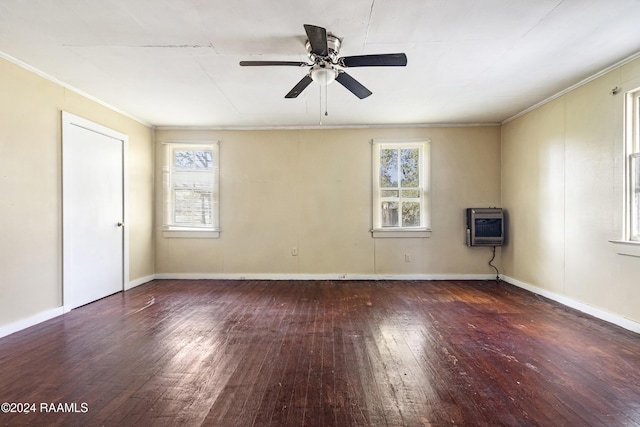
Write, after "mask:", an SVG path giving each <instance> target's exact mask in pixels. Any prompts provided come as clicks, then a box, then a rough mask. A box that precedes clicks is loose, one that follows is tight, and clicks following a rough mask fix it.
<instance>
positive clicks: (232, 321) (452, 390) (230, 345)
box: [0, 280, 640, 427]
mask: <svg viewBox="0 0 640 427" xmlns="http://www.w3.org/2000/svg"><path fill="white" fill-rule="evenodd" d="M2 402H15V403H16V404H17V403H30V404H35V405H36V407H37V409H38V410H37V411H31V412H29V413H17V412H7V413H0V425H9V426H13V425H35V426H38V425H42V426H45V425H46V426H75V425H78V426H84V425H103V426H121V425H138V426H146V425H189V426H196V425H202V426H225V427H227V426H243V427H244V426H340V427H341V426H347V425H348V426H404V425H406V426H444V425H469V426H556V425H557V426H628V425H640V335H638V334H635V333H632V332H630V331H626V330H623V329H621V328H619V327H616V326H613V325H611V324H608V323H606V322H604V321H601V320H598V319H595V318H593V317H591V316H588V315H586V314H584V313H579V312H577V311H575V310H572V309H569V308H567V307H564V306H562V305H560V304H558V303H555V302H553V301H550V300H547V299H545V298H542V297H540V296H538V295H535V294H532V293H530V292H527V291H524V290H522V289H519V288H515V287H513V286H510V285H508V284H505V283H502V282H495V281H393V280H388V281H331V280H321V281H284V280H283V281H259V280H237V281H224V280H223V281H219V280H198V281H189V280H156V281H153V282H150V283H148V284H145V285H142V286H139V287H136V288H134V289H132V290H130V291H127V292H126V293H119V294H116V295H112V296H110V297H107V298H104V299H102V300H99V301H96V302H94V303H92V304H88V305H86V306H83V307H80V308H78V309H75V310H73V311H71V312H69V313H66V314H65V315H63V316H59V317H57V318H54V319H51V320H49V321H47V322H43V323H41V324H39V325H36V326H34V327H31V328H28V329H26V330H23V331H20V332H18V333H15V334H12V335H10V336H7V337H4V338H1V339H0V403H2ZM41 404H42V405H43V406H42V410H40V408H41V406H40V405H41ZM52 405H53V406H52ZM57 405H62V410H56V409H57V408H58V406H57ZM65 405H66V406H65ZM82 405H85V406H82ZM83 408H86V410H84V411H83V410H82V409H83ZM47 409H48V410H47Z"/></svg>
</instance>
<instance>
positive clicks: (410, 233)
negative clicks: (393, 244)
mask: <svg viewBox="0 0 640 427" xmlns="http://www.w3.org/2000/svg"><path fill="white" fill-rule="evenodd" d="M371 235H372V237H373V238H375V239H377V238H385V237H393V238H397V237H420V238H426V237H431V230H430V229H428V228H418V229H416V228H414V229H405V230H402V229H398V228H393V229H390V228H375V229H373V230H371Z"/></svg>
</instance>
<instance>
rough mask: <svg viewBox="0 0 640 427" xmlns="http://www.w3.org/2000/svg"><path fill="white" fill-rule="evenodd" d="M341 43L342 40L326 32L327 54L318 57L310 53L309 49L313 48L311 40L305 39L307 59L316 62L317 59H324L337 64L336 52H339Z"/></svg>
mask: <svg viewBox="0 0 640 427" xmlns="http://www.w3.org/2000/svg"><path fill="white" fill-rule="evenodd" d="M341 44H342V41H341V40H340V39H339V38H337V37H336V36H334V35H333V34H327V53H328V54H327V56H326V57H318V56H317V55H316V54H315V53H312V52H311V51H312V50H313V48H312V47H311V42H309V40H307V43H306V44H305V47H306V49H307V55H308V56H309V59H311V61H313V62H314V63H318V62H319V61H323V60H324V61H327V62H331V63H333V64H337V63H338V54H339V53H340V45H341Z"/></svg>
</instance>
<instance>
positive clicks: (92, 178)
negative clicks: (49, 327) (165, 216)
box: [62, 113, 127, 311]
mask: <svg viewBox="0 0 640 427" xmlns="http://www.w3.org/2000/svg"><path fill="white" fill-rule="evenodd" d="M126 144H127V137H126V136H125V135H122V134H119V133H117V132H115V131H112V130H110V129H107V128H104V127H102V126H100V125H97V124H95V123H92V122H89V121H86V120H84V119H82V118H80V117H77V116H73V115H71V114H68V113H63V141H62V163H63V166H62V187H63V188H62V192H63V197H62V205H63V206H62V210H63V212H62V215H63V304H64V310H65V311H68V310H71V309H73V308H76V307H79V306H81V305H84V304H87V303H89V302H92V301H95V300H97V299H100V298H103V297H105V296H107V295H111V294H113V293H116V292H119V291H122V290H123V289H124V279H125V231H124V230H125V225H126V224H125V223H124V220H125V205H124V194H125V188H124V185H125V175H124V171H125V167H124V160H123V159H124V154H125V148H126Z"/></svg>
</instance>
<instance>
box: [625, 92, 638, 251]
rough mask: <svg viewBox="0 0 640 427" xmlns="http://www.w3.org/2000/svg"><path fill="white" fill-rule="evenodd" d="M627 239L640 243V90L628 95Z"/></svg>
mask: <svg viewBox="0 0 640 427" xmlns="http://www.w3.org/2000/svg"><path fill="white" fill-rule="evenodd" d="M626 145H627V147H626V150H627V171H628V174H627V208H626V210H627V215H628V220H627V221H626V222H627V229H628V232H627V233H626V234H627V236H626V237H627V238H628V239H629V240H634V241H640V90H636V91H634V92H630V93H629V94H628V95H627V144H626Z"/></svg>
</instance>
